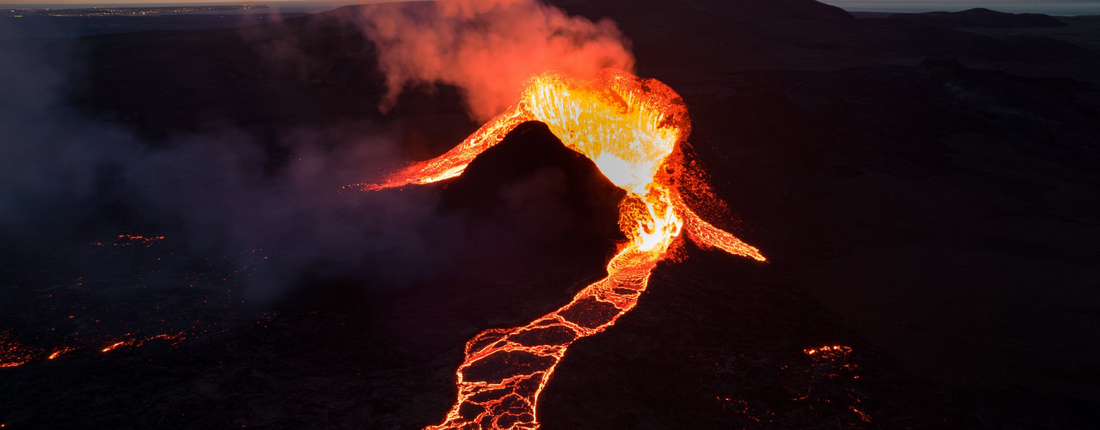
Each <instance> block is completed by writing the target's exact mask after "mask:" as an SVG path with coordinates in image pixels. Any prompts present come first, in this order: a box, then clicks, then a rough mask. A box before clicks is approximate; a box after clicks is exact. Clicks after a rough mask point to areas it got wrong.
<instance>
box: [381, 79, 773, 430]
mask: <svg viewBox="0 0 1100 430" xmlns="http://www.w3.org/2000/svg"><path fill="white" fill-rule="evenodd" d="M527 121H539V122H542V123H545V124H546V125H547V126H549V128H550V131H551V132H553V133H554V135H556V136H557V137H558V138H559V139H561V141H562V142H563V143H564V144H565V145H566V146H567V147H568V148H570V149H573V150H574V151H577V152H578V153H581V154H583V155H585V156H586V157H588V158H589V159H591V160H592V161H593V162H594V163H595V164H596V166H597V167H598V168H599V169H600V172H601V173H603V174H604V175H605V176H606V177H607V178H608V179H609V180H610V181H611V182H612V183H614V184H615V185H617V186H619V187H620V188H622V189H624V190H626V192H627V195H626V198H624V199H623V201H622V202H621V203H620V204H619V210H620V217H619V227H620V229H621V230H622V231H623V233H624V234H625V235H626V237H627V238H628V240H627V241H626V243H623V244H621V245H620V248H619V251H618V253H617V254H616V255H615V256H614V257H613V258H612V259H611V262H610V263H608V265H607V274H608V275H607V277H606V278H604V279H602V280H600V281H599V282H596V283H594V284H592V285H589V286H588V287H586V288H584V289H583V290H581V292H580V293H578V294H577V295H576V297H574V298H573V300H572V301H571V302H570V303H569V304H567V305H565V306H564V307H562V308H561V309H558V310H556V311H554V312H551V313H550V314H547V315H545V316H543V317H541V318H538V319H536V320H535V321H534V322H532V323H530V324H528V325H526V326H522V327H516V328H510V329H490V330H487V331H485V332H482V333H481V334H478V335H477V336H475V337H474V338H473V339H472V340H470V341H469V342H468V343H467V344H466V360H465V361H463V363H462V365H461V366H459V368H458V372H457V384H458V399H457V401H456V402H455V404H454V406H453V407H452V408H451V411H450V412H449V413H448V414H447V417H446V419H445V420H444V421H443V423H441V424H439V425H437V426H431V427H429V428H430V429H536V428H538V427H539V423H538V421H537V419H536V416H537V414H536V409H537V403H538V397H539V394H540V393H541V392H542V390H543V388H545V387H546V383H547V382H548V381H549V380H550V376H551V375H552V374H553V372H554V368H555V367H556V366H557V365H558V363H559V362H560V361H561V359H562V357H564V356H565V352H566V349H568V348H569V346H570V345H571V344H572V343H573V342H575V341H576V340H577V339H580V338H582V337H586V336H591V335H593V334H596V333H599V332H601V331H603V330H606V329H607V328H608V327H610V326H612V325H614V324H615V321H616V320H618V319H619V317H621V316H622V315H624V314H626V312H628V311H630V310H631V309H633V308H634V306H635V305H637V303H638V297H639V296H640V295H641V293H642V292H643V291H645V289H646V286H647V284H648V283H649V276H650V274H651V273H652V271H653V268H654V267H656V265H657V263H658V262H660V261H661V260H663V259H664V258H665V257H666V256H667V254H668V251H669V249H670V246H672V245H673V243H674V241H675V240H676V239H677V238H678V237H680V233H681V232H684V231H686V232H687V235H688V236H689V237H690V238H691V239H692V240H693V241H694V242H696V243H697V244H699V245H700V246H701V247H703V248H717V249H721V250H723V251H726V252H728V253H731V254H733V255H740V256H745V257H750V258H753V259H755V260H758V261H765V259H764V256H763V255H761V254H760V252H759V250H757V249H756V248H754V247H752V246H749V245H748V244H745V243H744V242H742V241H741V240H739V239H737V238H736V237H734V236H733V235H731V234H729V233H727V232H725V231H722V230H720V229H718V228H716V227H714V226H713V225H711V224H709V223H707V222H706V221H704V220H703V219H702V218H700V217H699V216H698V215H697V214H696V213H695V212H694V211H692V210H691V209H690V208H688V207H687V205H686V204H685V203H684V201H683V199H682V198H681V196H680V193H679V191H678V190H677V189H676V187H675V185H674V183H675V182H674V181H673V180H672V179H673V177H674V176H670V175H668V174H663V173H662V171H663V170H665V169H674V166H667V165H666V164H670V163H666V162H667V161H668V160H669V159H670V157H669V156H670V155H671V154H672V153H673V151H674V150H675V149H676V148H677V146H678V145H681V144H683V143H684V142H685V139H686V138H687V136H688V135H689V134H690V130H691V128H690V127H691V122H690V119H689V118H688V113H687V107H686V106H685V105H684V103H683V101H682V99H681V98H680V96H679V95H678V94H676V92H674V91H673V90H672V89H671V88H669V87H668V86H666V85H664V84H663V83H661V82H659V81H657V80H654V79H640V78H638V77H635V76H633V75H631V74H629V73H626V72H622V71H614V70H604V71H602V72H600V74H599V77H598V78H596V79H594V80H591V81H584V80H578V79H573V78H571V77H568V76H564V75H561V74H558V73H553V72H551V73H545V74H543V75H540V76H536V77H534V78H531V80H530V81H528V83H527V85H526V87H525V88H524V90H523V92H522V95H521V98H520V100H519V102H517V103H516V104H515V105H513V106H512V107H511V108H509V109H508V110H506V111H505V112H504V113H502V114H500V115H499V116H497V117H496V118H494V119H493V120H491V121H489V122H488V123H486V124H485V125H484V126H482V127H481V129H479V130H478V131H477V132H476V133H474V134H473V135H472V136H470V137H469V138H467V139H466V140H465V141H463V142H462V143H461V144H460V145H458V146H457V147H455V148H454V149H452V150H451V151H449V152H447V153H446V154H443V155H442V156H440V157H438V158H435V159H432V160H428V161H424V162H420V163H416V164H413V165H411V166H409V167H407V168H405V169H402V170H400V171H398V172H396V173H393V174H390V175H388V176H386V177H385V178H384V179H383V180H382V181H380V182H378V183H373V184H366V185H364V186H363V189H364V190H367V191H373V190H381V189H386V188H394V187H401V186H405V185H410V184H429V183H433V182H439V181H442V180H445V179H450V178H454V177H456V176H459V175H461V174H462V172H463V171H464V170H465V169H466V166H467V165H469V164H470V162H471V161H473V159H474V158H475V157H477V156H478V154H481V153H482V152H484V151H485V150H486V149H488V148H490V147H492V146H493V145H496V144H497V143H500V141H501V140H503V139H504V136H505V135H507V134H508V132H510V131H511V130H512V129H513V128H515V127H516V126H517V125H519V124H521V123H523V122H527ZM680 179H686V180H691V179H690V178H680Z"/></svg>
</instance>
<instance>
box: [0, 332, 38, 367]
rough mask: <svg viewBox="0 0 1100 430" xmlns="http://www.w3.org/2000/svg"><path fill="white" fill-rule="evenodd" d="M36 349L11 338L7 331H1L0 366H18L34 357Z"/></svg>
mask: <svg viewBox="0 0 1100 430" xmlns="http://www.w3.org/2000/svg"><path fill="white" fill-rule="evenodd" d="M34 355H35V351H34V350H33V349H30V348H27V347H25V346H23V345H22V344H20V343H19V342H17V341H15V340H14V339H12V338H11V336H10V335H9V334H8V333H6V332H0V368H5V367H18V366H22V365H24V364H27V363H28V362H30V361H31V360H32V359H34Z"/></svg>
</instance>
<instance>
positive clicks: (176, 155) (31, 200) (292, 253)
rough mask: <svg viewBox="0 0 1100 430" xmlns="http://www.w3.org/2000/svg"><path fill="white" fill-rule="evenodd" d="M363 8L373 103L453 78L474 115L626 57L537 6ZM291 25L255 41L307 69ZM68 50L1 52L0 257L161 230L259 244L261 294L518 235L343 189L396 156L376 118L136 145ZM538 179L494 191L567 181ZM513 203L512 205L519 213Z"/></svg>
mask: <svg viewBox="0 0 1100 430" xmlns="http://www.w3.org/2000/svg"><path fill="white" fill-rule="evenodd" d="M381 6H384V7H381ZM364 11H365V12H364V14H363V15H357V16H352V17H349V18H353V19H354V22H351V23H350V24H354V25H355V26H356V27H358V28H359V29H360V31H362V33H363V35H364V36H365V37H366V38H368V39H370V40H371V41H373V42H374V43H376V45H377V48H378V49H377V50H376V52H377V55H378V64H379V67H380V69H381V71H382V72H383V74H384V75H385V77H386V80H387V88H386V94H385V96H384V97H383V102H382V104H383V107H386V106H392V105H393V104H394V103H395V101H396V100H397V97H398V96H399V95H400V94H401V93H402V91H404V90H405V89H406V88H408V87H410V86H417V85H433V84H447V85H453V86H455V87H458V88H459V89H460V90H461V91H463V93H464V95H465V97H466V103H467V107H468V110H469V113H470V115H471V117H474V118H476V119H482V120H484V119H487V118H489V117H492V116H493V115H495V114H497V113H498V112H499V111H501V110H503V109H504V108H506V107H507V106H508V105H510V104H511V103H513V102H514V101H515V98H516V97H517V95H518V91H519V90H520V89H521V85H522V84H523V82H524V81H525V80H526V79H527V78H528V77H530V76H532V75H534V74H538V73H541V72H544V71H546V70H559V71H563V72H566V73H570V74H572V75H576V76H589V75H592V74H594V73H595V72H597V71H598V70H599V69H600V68H604V67H614V68H619V69H624V70H631V69H632V68H633V65H634V58H633V56H632V54H631V53H630V50H629V48H628V45H629V44H628V42H627V41H625V40H624V39H623V37H622V35H621V33H620V32H619V30H618V29H617V28H616V26H615V25H614V24H613V23H612V22H610V21H607V20H603V21H600V22H595V23H594V22H592V21H589V20H587V19H585V18H581V17H570V16H568V15H567V14H566V13H565V12H563V11H562V10H560V9H557V8H554V7H552V6H547V5H544V4H542V3H539V2H538V1H535V0H461V1H452V2H438V3H437V2H432V3H424V2H411V3H405V4H392V3H391V4H388V5H380V7H366V8H364ZM274 28H279V27H274ZM0 30H3V29H0ZM242 34H243V35H244V36H245V37H246V38H247V36H248V34H247V32H245V31H244V30H242ZM296 34H297V33H294V32H293V31H280V32H278V34H277V36H278V37H274V38H272V37H271V35H267V36H266V39H263V40H266V41H267V42H264V43H259V42H257V43H256V44H254V45H253V47H254V49H256V50H257V52H260V53H261V54H264V55H265V56H266V57H270V58H271V61H272V63H273V66H279V65H282V66H284V67H291V68H293V67H301V68H303V70H312V69H309V67H307V66H310V65H312V63H311V62H312V61H315V60H313V59H311V57H309V56H307V55H303V54H302V52H300V51H299V50H298V49H299V48H300V47H299V46H298V43H297V39H296ZM72 45H73V46H66V44H65V43H64V42H62V41H61V40H58V41H57V42H56V43H54V45H53V46H55V48H57V49H53V50H51V52H48V53H47V52H42V51H36V50H34V49H33V48H27V49H20V48H18V46H19V45H15V44H13V45H10V46H5V47H3V48H4V49H0V81H2V82H5V83H7V84H8V86H7V87H8V89H9V91H8V92H7V93H5V95H4V97H0V140H2V141H3V144H2V145H0V243H4V246H3V247H2V248H0V259H5V260H8V261H15V260H13V259H22V260H24V261H34V260H43V259H46V258H48V257H46V256H47V255H49V254H50V253H51V252H54V251H53V250H54V249H59V248H63V247H65V246H72V245H73V244H78V245H79V244H80V243H84V244H87V243H88V242H89V241H91V240H99V239H103V238H105V237H112V236H117V235H118V234H120V233H129V234H158V235H164V236H166V237H167V238H168V239H167V240H166V241H165V243H170V244H173V245H172V246H180V247H182V248H186V249H187V250H189V251H190V252H193V253H195V254H197V255H204V254H209V253H217V252H221V251H223V250H227V249H229V250H234V249H236V250H243V249H254V248H263V249H265V250H267V251H269V252H271V253H272V254H271V255H272V256H273V258H275V259H276V260H277V261H278V264H273V265H272V266H271V267H270V269H269V270H267V271H264V272H261V273H256V274H255V275H254V276H252V277H251V278H250V279H249V280H248V281H247V282H248V283H249V285H245V287H246V288H245V293H246V295H247V296H248V298H249V299H250V300H256V299H260V300H259V301H263V299H279V298H281V297H282V296H285V295H286V293H287V290H288V289H290V288H294V287H299V286H301V285H300V284H301V283H303V282H305V283H308V282H309V281H308V280H306V281H303V278H313V279H316V278H317V277H321V278H325V277H330V278H340V277H342V276H346V275H348V274H349V273H350V274H351V276H357V277H360V278H362V277H364V276H365V277H369V279H370V280H371V281H372V282H374V283H376V284H378V285H379V286H383V287H392V286H395V285H397V286H399V285H402V284H405V283H407V282H414V281H416V280H417V277H424V276H432V268H434V267H438V266H439V265H440V262H441V261H447V260H449V259H451V258H452V257H453V254H456V253H459V252H460V251H458V249H460V248H461V247H462V246H482V245H481V244H480V242H486V241H488V242H493V241H497V240H498V239H496V238H504V237H507V236H510V235H511V233H513V231H512V230H510V231H502V232H495V231H493V230H491V229H490V230H485V227H484V226H482V227H476V228H477V229H478V230H477V231H476V232H467V231H465V230H467V229H471V228H475V227H472V226H465V225H463V223H464V222H465V221H464V220H461V219H456V218H455V217H453V216H450V215H441V214H440V213H438V211H437V199H438V196H437V195H435V194H433V193H432V191H431V190H422V191H417V190H410V191H408V192H404V193H359V192H343V193H341V192H339V190H340V189H341V187H342V186H344V185H347V184H352V183H356V182H361V181H364V180H366V179H369V174H370V172H372V171H373V172H377V171H381V170H382V169H383V168H384V167H390V166H394V165H397V164H399V163H400V162H401V160H400V157H399V155H398V152H399V148H398V146H399V145H398V144H397V140H398V139H397V138H396V136H394V130H393V129H392V128H391V127H389V126H387V125H386V124H363V123H357V124H348V126H346V127H342V126H339V125H329V126H326V127H324V128H319V127H315V128H310V127H305V126H301V127H297V128H293V129H284V130H279V131H278V133H275V134H273V135H272V134H270V133H254V132H253V131H252V130H248V129H243V128H240V127H236V126H232V125H228V122H222V123H218V124H219V125H216V126H207V127H205V128H204V129H201V130H200V131H197V132H195V131H192V132H186V133H182V132H177V133H175V134H172V135H170V136H167V137H165V138H163V139H161V140H158V141H156V142H151V141H148V139H146V138H143V137H141V135H139V134H138V133H136V132H135V131H134V130H132V129H131V128H130V127H129V126H128V125H127V124H126V123H123V122H113V121H105V120H104V119H103V118H99V117H96V116H93V115H89V113H88V112H86V111H84V110H81V109H80V108H77V107H74V106H72V105H71V104H70V96H71V93H72V87H73V86H74V85H78V83H80V82H82V81H84V80H85V79H87V76H86V75H87V70H86V67H87V66H88V63H87V60H88V59H87V58H86V57H85V55H84V53H83V52H82V47H81V45H80V44H79V43H75V42H74V43H73V44H72ZM28 46H34V45H28ZM265 50H270V51H273V52H266V51H265ZM364 96H367V95H364ZM455 143H457V142H455ZM273 148H274V149H273ZM288 154H289V155H288ZM276 159H278V160H277V161H273V160H276ZM541 179H542V180H540V181H537V182H534V183H532V184H529V185H527V186H525V188H522V189H520V188H514V187H513V188H514V189H509V190H510V191H509V194H508V195H507V196H505V197H507V199H508V201H509V202H520V203H522V202H524V201H527V200H525V197H524V194H531V195H539V196H540V197H539V198H538V201H540V202H542V201H544V200H546V199H547V198H546V197H545V196H544V194H547V193H549V195H556V194H554V190H556V189H557V188H560V184H559V183H558V182H561V181H562V180H561V179H560V178H557V179H555V180H548V179H547V178H541ZM510 204H511V203H510ZM515 205H517V208H511V209H508V210H513V209H514V210H516V211H522V210H523V207H524V205H523V204H519V203H516V204H515ZM510 207H511V206H510ZM549 210H550V209H548V208H547V207H540V209H539V212H540V213H542V212H546V211H549ZM560 210H561V211H565V209H560ZM569 215H570V214H568V213H561V214H558V215H556V216H555V217H554V218H553V219H554V220H558V219H562V220H564V219H570V218H569ZM513 218H515V217H513V216H511V215H509V216H508V217H507V219H513ZM539 219H541V218H539ZM540 222H542V223H543V224H545V223H546V222H549V221H545V220H543V221H540ZM540 225H541V224H540ZM502 228H503V227H502ZM516 229H519V230H522V229H521V228H519V227H516ZM467 237H477V238H478V239H477V240H478V241H480V242H479V243H478V244H474V245H471V243H470V240H469V239H467ZM499 241H504V239H500V240H499ZM486 246H491V245H486ZM467 252H468V250H467ZM54 264H57V265H66V264H68V265H75V264H81V263H80V262H78V261H68V260H65V261H62V260H57V262H56V263H54ZM18 266H19V265H18V263H12V264H9V265H8V266H7V268H10V269H13V270H15V269H18ZM8 279H9V281H11V279H13V278H11V277H8ZM375 281H376V282H375ZM364 287H368V288H369V287H370V285H364Z"/></svg>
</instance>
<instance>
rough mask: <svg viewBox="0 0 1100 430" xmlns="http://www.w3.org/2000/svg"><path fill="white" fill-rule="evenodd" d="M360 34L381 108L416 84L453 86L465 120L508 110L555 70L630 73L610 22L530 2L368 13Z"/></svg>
mask: <svg viewBox="0 0 1100 430" xmlns="http://www.w3.org/2000/svg"><path fill="white" fill-rule="evenodd" d="M363 19H364V21H363V23H362V26H363V30H364V32H365V33H366V35H367V37H369V38H370V39H371V40H372V41H373V42H374V43H375V44H376V45H377V46H378V65H379V68H380V69H381V71H382V72H383V73H384V74H385V76H386V84H387V93H386V95H385V97H384V99H383V101H382V103H381V108H382V109H383V110H385V109H388V108H389V107H392V106H393V104H394V103H395V101H396V100H397V97H398V96H399V95H400V94H401V92H402V91H403V90H404V89H405V88H407V87H409V86H416V85H425V84H427V85H431V84H437V83H439V84H449V85H454V86H456V87H459V88H460V89H461V90H462V91H463V92H464V96H465V98H466V103H467V108H468V110H469V113H470V115H471V117H473V118H474V119H477V120H481V121H484V120H488V119H490V118H492V117H493V116H495V115H496V114H498V113H500V112H501V111H503V110H504V109H506V108H507V107H508V106H509V105H511V104H512V103H513V102H514V101H515V99H516V97H517V96H518V95H519V90H520V88H521V86H522V85H523V82H524V81H525V80H527V78H529V77H531V76H532V75H535V74H538V73H542V72H545V71H548V70H557V71H561V72H564V73H566V74H569V75H571V76H575V77H580V78H590V77H592V76H594V74H595V72H596V71H598V70H599V69H601V68H605V67H611V68H617V69H621V70H627V71H633V67H634V56H633V54H631V52H630V47H629V42H628V41H627V40H626V39H624V37H623V35H622V33H621V32H620V31H619V29H618V27H616V25H615V23H614V22H612V21H610V20H608V19H603V20H600V21H599V22H592V21H590V20H588V19H587V18H583V17H576V16H569V15H568V14H566V13H565V11H563V10H561V9H558V8H556V7H553V6H549V5H546V4H543V3H541V2H539V1H538V0H457V1H447V2H431V3H421V2H413V3H405V4H403V5H400V6H397V5H392V4H391V5H386V7H378V8H368V9H365V10H364V14H363Z"/></svg>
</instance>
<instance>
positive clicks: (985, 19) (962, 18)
mask: <svg viewBox="0 0 1100 430" xmlns="http://www.w3.org/2000/svg"><path fill="white" fill-rule="evenodd" d="M890 19H893V20H898V21H905V22H911V23H915V24H927V25H939V26H943V27H978V28H1032V27H1066V26H1067V24H1066V23H1064V22H1062V21H1059V20H1057V19H1055V18H1053V17H1051V16H1050V15H1043V14H1038V13H1004V12H997V11H993V10H989V9H985V8H975V9H968V10H964V11H961V12H925V13H899V14H896V15H893V16H891V17H890Z"/></svg>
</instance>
